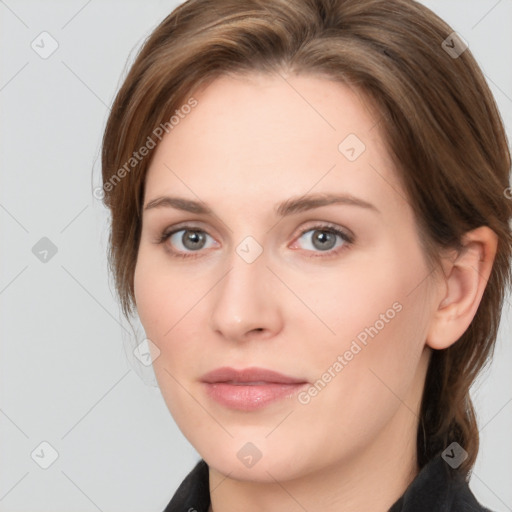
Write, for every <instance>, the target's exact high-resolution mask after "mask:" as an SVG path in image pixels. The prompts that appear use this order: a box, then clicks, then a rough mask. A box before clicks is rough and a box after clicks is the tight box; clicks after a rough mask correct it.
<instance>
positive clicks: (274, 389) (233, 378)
mask: <svg viewBox="0 0 512 512" xmlns="http://www.w3.org/2000/svg"><path fill="white" fill-rule="evenodd" d="M201 381H202V383H203V385H204V387H205V392H206V394H207V396H208V397H210V398H212V399H213V400H215V401H216V402H217V403H219V404H221V405H222V406H224V407H227V408H229V409H236V410H239V411H252V410H255V409H260V408H263V407H265V406H267V405H269V404H270V403H272V402H276V401H278V400H284V399H286V398H290V397H291V396H293V395H294V394H295V393H296V392H298V391H299V390H300V389H301V388H302V387H304V386H306V385H307V384H308V383H307V382H306V381H305V380H303V379H298V378H295V377H289V376H287V375H283V374H282V373H278V372H275V371H272V370H267V369H265V368H244V369H242V370H235V369H234V368H227V367H224V368H218V369H216V370H213V371H212V372H209V373H207V374H206V375H204V376H203V377H202V379H201Z"/></svg>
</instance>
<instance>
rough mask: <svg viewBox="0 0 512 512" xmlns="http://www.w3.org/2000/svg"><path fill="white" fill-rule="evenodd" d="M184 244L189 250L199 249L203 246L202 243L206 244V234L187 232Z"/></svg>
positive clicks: (184, 236)
mask: <svg viewBox="0 0 512 512" xmlns="http://www.w3.org/2000/svg"><path fill="white" fill-rule="evenodd" d="M182 242H183V245H184V246H185V247H186V248H187V249H197V248H198V245H199V246H201V242H204V234H203V233H199V232H198V231H186V232H185V233H184V234H183V239H182Z"/></svg>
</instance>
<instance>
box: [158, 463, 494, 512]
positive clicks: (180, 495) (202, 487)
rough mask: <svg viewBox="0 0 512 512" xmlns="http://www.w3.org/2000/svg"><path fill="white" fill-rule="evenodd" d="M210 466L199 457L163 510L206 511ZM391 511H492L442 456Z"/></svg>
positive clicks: (179, 511)
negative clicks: (481, 503) (477, 498)
mask: <svg viewBox="0 0 512 512" xmlns="http://www.w3.org/2000/svg"><path fill="white" fill-rule="evenodd" d="M209 506H210V491H209V480H208V465H207V464H206V462H205V461H204V460H202V459H201V460H200V461H199V462H198V463H197V464H196V466H195V467H194V469H193V470H192V471H191V472H190V473H189V474H188V475H187V477H186V478H185V479H184V480H183V482H182V483H181V485H180V486H179V487H178V490H177V491H176V493H175V494H174V496H173V498H172V499H171V501H170V503H169V504H168V505H167V507H166V508H165V510H164V512H188V511H189V509H190V512H192V511H197V512H207V511H208V507H209ZM365 512H366V511H365ZM388 512H491V511H490V510H489V509H487V508H484V507H482V505H480V504H479V503H478V501H477V500H476V498H475V496H474V495H473V493H472V492H471V490H470V489H469V487H468V484H467V482H466V481H465V480H464V477H463V476H462V474H461V473H460V472H458V471H457V470H455V469H452V468H451V467H450V466H449V465H448V464H447V463H446V462H445V461H444V460H443V459H442V457H441V454H439V455H437V456H436V457H435V458H433V459H432V460H431V461H430V462H429V463H428V464H427V465H426V466H424V467H423V468H422V470H421V471H420V472H419V474H418V475H417V476H416V478H415V479H414V480H413V481H412V482H411V483H410V485H409V487H407V489H406V490H405V492H404V494H403V495H402V496H401V497H400V498H399V499H398V500H397V501H396V502H395V503H394V504H393V506H392V507H391V508H390V509H389V511H388Z"/></svg>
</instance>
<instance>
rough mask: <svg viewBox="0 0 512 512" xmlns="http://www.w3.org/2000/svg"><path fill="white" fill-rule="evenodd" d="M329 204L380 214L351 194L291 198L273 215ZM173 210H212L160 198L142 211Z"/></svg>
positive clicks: (190, 202)
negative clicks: (164, 208)
mask: <svg viewBox="0 0 512 512" xmlns="http://www.w3.org/2000/svg"><path fill="white" fill-rule="evenodd" d="M331 204H344V205H349V206H358V207H360V208H365V209H368V210H372V211H374V212H376V213H380V211H379V209H378V208H377V207H376V206H375V205H373V204H371V203H369V202H367V201H364V200H363V199H360V198H358V197H355V196H353V195H351V194H310V195H305V196H299V197H292V198H290V199H287V200H286V201H283V202H282V203H279V204H278V205H277V206H276V207H275V208H274V211H275V214H276V215H277V216H279V217H285V216H287V215H292V214H294V213H300V212H304V211H307V210H312V209H313V208H320V207H321V206H328V205H331ZM162 207H167V208H175V209H177V210H183V211H185V212H189V213H197V214H204V215H211V214H212V213H213V211H212V209H211V208H210V207H209V206H208V205H207V204H206V203H204V202H200V201H194V200H191V199H185V198H182V197H173V196H162V197H157V198H155V199H152V200H151V201H149V202H148V203H147V204H146V206H145V207H144V210H151V209H153V208H162Z"/></svg>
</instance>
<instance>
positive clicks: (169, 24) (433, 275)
mask: <svg viewBox="0 0 512 512" xmlns="http://www.w3.org/2000/svg"><path fill="white" fill-rule="evenodd" d="M102 168H103V189H104V191H105V198H104V201H105V204H106V205H107V206H108V207H109V208H110V210H111V215H112V225H111V239H110V243H111V245H110V263H111V268H112V271H113V274H114V277H115V282H116V286H117V290H118V293H119V297H120V301H121V304H122V306H123V310H124V312H125V314H126V315H127V316H128V317H129V316H130V315H132V314H134V313H137V314H138V316H139V317H140V320H141V322H142V324H143V326H144V329H145V331H146V335H147V337H148V339H149V340H151V342H150V348H151V351H152V352H151V355H152V359H153V367H154V370H155V374H156V377H157V380H158V383H159V386H160V388H161V391H162V394H163V396H164V398H165V400H166V403H167V405H168V408H169V410H170V412H171V414H172V415H173V417H174V419H175V421H176V422H177V424H178V426H179V428H180V429H181V430H182V432H183V433H184V435H185V436H186V437H187V439H188V440H189V441H190V442H191V444H192V445H193V446H194V447H195V449H196V450H197V451H198V453H199V454H200V455H201V457H202V459H201V460H200V461H199V462H198V464H197V466H196V467H195V468H194V469H193V471H191V472H190V474H189V475H188V477H187V478H186V479H185V481H184V482H183V483H182V485H181V486H180V488H179V489H178V491H177V492H176V494H175V496H174V497H173V499H172V500H171V502H170V503H169V505H168V506H167V507H166V509H165V510H166V511H174V510H189V511H192V510H197V511H214V512H224V511H227V510H244V511H249V512H251V511H274V510H276V511H277V510H280V511H282V510H286V511H295V510H297V511H299V510H309V511H313V510H322V511H324V512H325V511H331V510H332V511H334V510H336V511H338V510H344V511H346V512H347V511H348V512H352V511H363V510H364V511H367V510H372V511H386V510H391V511H392V512H396V511H413V510H414V511H419V510H428V511H441V510H452V511H463V510H464V511H467V510H475V511H477V510H486V509H484V508H483V507H482V506H481V505H480V504H479V503H478V502H477V500H476V499H475V497H474V496H473V495H472V493H471V491H470V490H469V487H468V485H467V481H468V479H469V476H470V472H471V469H472V467H473V465H474V462H475V459H476V456H477V453H478V429H477V425H476V419H475V415H474V411H473V406H472V404H471V400H470V396H469V387H470V385H471V383H472V382H473V381H474V379H475V377H476V375H477V374H478V372H479V371H480V369H481V368H482V367H483V366H484V365H485V363H486V362H487V361H488V359H489V358H490V356H491V355H492V350H493V347H494V343H495V340H496V335H497V329H498V325H499V320H500V314H501V309H502V304H503V297H504V292H505V289H506V286H507V285H508V284H509V283H510V256H511V240H512V237H511V232H510V226H509V221H510V218H511V213H512V208H511V203H510V200H509V199H507V190H508V187H509V176H510V153H509V149H508V146H507V141H506V137H505V134H504V129H503V126H502V123H501V120H500V117H499V114H498V111H497V109H496V106H495V103H494V100H493V98H492V95H491V93H490V91H489V89H488V87H487V85H486V82H485V80H484V78H483V76H482V73H481V71H480V69H479V68H478V66H477V64H476V62H475V60H474V59H473V57H472V55H471V53H470V51H469V49H467V46H466V45H465V43H464V41H463V39H462V38H460V36H458V35H457V34H456V33H454V32H453V30H452V29H451V28H450V27H449V26H448V25H447V24H446V23H444V22H443V21H442V20H440V19H439V18H438V17H437V16H436V15H434V14H433V13H432V12H431V11H429V10H428V9H427V8H425V7H423V6H422V5H420V4H417V3H415V2H412V1H409V0H294V2H288V1H287V0H258V1H257V0H247V1H243V2H241V1H239V0H189V1H188V2H185V3H184V4H183V5H181V6H180V7H178V8H177V9H176V10H175V11H174V12H173V13H171V14H170V15H169V16H168V17H167V18H166V19H165V20H164V21H163V22H162V23H161V24H160V25H159V26H158V27H157V28H156V29H155V31H154V32H153V33H152V34H151V36H150V37H149V38H148V40H147V41H146V42H145V44H144V47H143V48H142V50H141V51H140V53H139V55H138V57H137V59H136V60H135V62H134V64H133V66H132V67H131V69H130V72H129V74H128V76H127V77H126V79H125V81H124V83H123V85H122V87H121V89H120V91H119V93H118V95H117V97H116V99H115V102H114V105H113V108H112V113H111V115H110V118H109V120H108V123H107V127H106V131H105V135H104V140H103V154H102Z"/></svg>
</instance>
